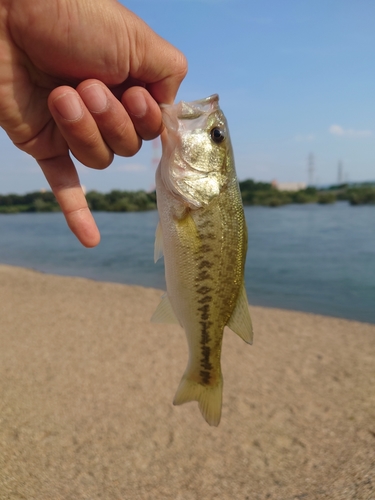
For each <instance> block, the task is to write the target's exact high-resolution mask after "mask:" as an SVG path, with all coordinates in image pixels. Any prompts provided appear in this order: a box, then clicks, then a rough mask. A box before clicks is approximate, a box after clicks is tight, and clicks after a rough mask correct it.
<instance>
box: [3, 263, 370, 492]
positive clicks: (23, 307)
mask: <svg viewBox="0 0 375 500" xmlns="http://www.w3.org/2000/svg"><path fill="white" fill-rule="evenodd" d="M160 295H161V293H160V291H158V290H153V289H145V288H141V287H134V286H125V285H117V284H107V283H97V282H93V281H89V280H85V279H80V278H66V277H58V276H49V275H45V274H41V273H36V272H33V271H29V270H24V269H20V268H15V267H8V266H0V499H1V500H3V499H12V500H14V499H27V500H32V499H38V500H44V499H48V500H52V499H53V500H57V499H74V500H80V499H99V498H100V499H104V500H123V499H136V500H138V499H141V500H143V499H150V500H151V499H153V500H154V499H173V500H179V499H181V500H185V499H186V500H190V499H191V500H195V499H197V500H198V499H199V500H206V499H207V500H211V499H218V500H222V499H231V500H232V499H241V500H246V499H248V500H258V499H259V500H263V499H264V500H265V499H271V500H273V499H280V500H289V499H290V500H292V499H294V500H297V499H298V500H302V499H303V500H307V499H308V500H310V499H312V500H315V499H330V500H332V499H343V500H344V499H345V500H346V499H358V500H370V499H372V500H375V325H369V324H364V323H357V322H353V321H346V320H340V319H335V318H327V317H322V316H317V315H312V314H302V313H296V312H289V311H281V310H276V309H265V308H260V307H251V308H250V310H251V313H252V317H253V323H254V326H255V335H256V336H255V343H254V345H253V346H252V347H250V346H247V345H246V344H245V343H243V342H242V341H241V339H239V338H237V336H236V335H234V334H233V333H232V332H229V331H228V332H226V334H225V338H224V346H223V354H222V365H223V373H224V404H223V417H222V421H221V424H220V426H219V427H218V428H211V427H209V426H208V425H207V424H206V422H205V421H204V420H203V418H202V417H201V415H200V412H199V410H198V407H197V405H196V403H189V404H186V405H183V406H180V407H173V406H172V399H173V396H174V393H175V390H176V388H177V385H178V383H179V381H180V377H181V375H182V373H183V371H184V369H185V365H186V361H187V346H186V341H185V338H184V334H183V332H182V330H180V329H179V327H176V326H174V325H154V324H151V323H150V322H149V318H150V316H151V314H152V313H153V311H154V309H155V307H156V305H157V304H158V302H159V299H160Z"/></svg>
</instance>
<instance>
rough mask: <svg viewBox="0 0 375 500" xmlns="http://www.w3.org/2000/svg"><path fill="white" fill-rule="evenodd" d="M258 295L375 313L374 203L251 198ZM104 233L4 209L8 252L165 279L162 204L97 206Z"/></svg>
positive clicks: (339, 312) (2, 254) (137, 280)
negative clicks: (160, 253)
mask: <svg viewBox="0 0 375 500" xmlns="http://www.w3.org/2000/svg"><path fill="white" fill-rule="evenodd" d="M245 215H246V220H247V225H248V232H249V246H248V254H247V261H246V270H245V279H246V288H247V293H248V298H249V302H250V304H254V305H262V306H269V307H280V308H284V309H292V310H299V311H306V312H312V313H319V314H325V315H329V316H338V317H343V318H348V319H356V320H359V321H367V322H370V323H375V206H357V207H352V206H350V205H348V204H347V203H345V202H340V203H336V204H334V205H317V204H309V205H286V206H283V207H279V208H268V207H246V208H245ZM94 216H95V219H96V221H97V224H98V226H99V229H100V232H101V235H102V240H101V243H100V245H99V246H98V247H96V248H93V249H86V248H83V247H82V246H81V245H80V244H79V243H78V241H76V239H75V237H74V236H73V235H72V234H71V233H70V231H69V229H68V228H67V226H66V223H65V220H64V217H63V216H62V214H61V213H46V214H41V213H35V214H31V213H30V214H15V215H0V262H1V263H3V264H11V265H17V266H23V267H28V268H33V269H37V270H40V271H44V272H48V273H54V274H63V275H68V276H83V277H87V278H91V279H94V280H101V281H113V282H120V283H127V284H138V285H143V286H148V287H155V288H161V289H165V281H164V267H163V260H162V259H161V260H160V261H159V262H158V263H157V264H154V262H153V245H154V234H155V227H156V224H157V220H158V215H157V212H156V211H155V212H154V211H153V212H137V213H104V212H103V213H95V214H94Z"/></svg>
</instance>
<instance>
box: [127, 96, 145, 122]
mask: <svg viewBox="0 0 375 500" xmlns="http://www.w3.org/2000/svg"><path fill="white" fill-rule="evenodd" d="M127 108H128V112H129V113H130V114H131V115H133V116H135V117H136V118H143V117H144V116H145V114H146V112H147V104H146V99H145V98H144V97H143V95H142V94H136V95H134V96H133V98H132V99H131V100H129V102H128V103H127Z"/></svg>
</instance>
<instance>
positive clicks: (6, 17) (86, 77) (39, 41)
mask: <svg viewBox="0 0 375 500" xmlns="http://www.w3.org/2000/svg"><path fill="white" fill-rule="evenodd" d="M186 70H187V66H186V61H185V58H184V56H183V55H182V54H181V53H180V52H179V51H178V50H177V49H175V48H174V47H173V46H172V45H170V44H169V43H168V42H166V41H165V40H163V39H162V38H160V37H159V36H158V35H156V33H154V32H153V31H152V30H151V29H150V28H149V27H148V26H147V25H146V24H145V23H144V22H143V21H142V20H141V19H139V18H138V17H137V16H136V15H135V14H133V13H132V12H130V11H129V10H128V9H126V8H125V7H123V6H122V5H121V4H120V3H118V2H117V1H116V0H95V2H92V1H91V0H49V1H47V2H46V1H45V0H32V1H30V0H0V126H1V127H3V128H4V130H5V131H6V132H7V134H8V136H9V137H10V139H11V140H12V141H13V143H14V144H15V145H16V146H17V147H18V148H20V149H21V150H23V151H26V152H27V153H29V154H30V155H32V156H33V157H34V158H35V159H36V160H37V162H38V163H39V165H40V167H41V168H42V171H43V173H44V175H45V177H46V179H47V181H48V182H49V184H50V186H51V189H52V191H53V192H54V194H55V196H56V199H57V201H58V202H59V204H60V207H61V209H62V211H63V213H64V215H65V217H66V220H67V223H68V225H69V227H70V229H71V230H72V231H73V233H74V234H75V235H76V236H77V238H78V239H79V240H80V241H81V243H82V244H83V245H85V246H87V247H92V246H95V245H97V244H98V243H99V240H100V235H99V231H98V229H97V227H96V224H95V221H94V219H93V217H92V215H91V213H90V211H89V209H88V206H87V202H86V198H85V196H84V193H83V191H82V189H81V186H80V183H79V178H78V174H77V171H76V168H75V166H74V163H73V161H72V160H71V157H70V152H71V153H72V154H73V155H74V156H75V157H76V158H77V159H78V160H79V161H80V162H81V163H83V164H84V165H86V166H89V167H92V168H96V169H102V168H105V167H107V166H108V165H109V164H110V163H111V162H112V159H113V156H114V154H118V155H121V156H132V155H134V154H135V153H136V152H137V151H138V150H139V149H140V147H141V144H142V140H143V139H145V140H149V139H153V138H155V137H157V136H158V135H159V134H160V132H161V130H162V120H161V112H160V108H159V106H158V104H159V103H172V102H173V101H174V98H175V96H176V94H177V90H178V88H179V85H180V83H181V81H182V80H183V78H184V76H185V74H186Z"/></svg>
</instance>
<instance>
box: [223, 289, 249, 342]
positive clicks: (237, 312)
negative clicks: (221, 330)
mask: <svg viewBox="0 0 375 500" xmlns="http://www.w3.org/2000/svg"><path fill="white" fill-rule="evenodd" d="M227 326H228V327H229V328H230V329H231V330H232V331H233V332H234V333H237V335H239V336H240V337H241V339H242V340H244V341H245V342H247V343H248V344H252V343H253V326H252V324H251V318H250V313H249V304H248V302H247V295H246V290H245V286H244V285H242V289H241V291H240V293H239V294H238V299H237V303H236V306H235V308H234V311H233V313H232V316H231V317H230V319H229V321H228V323H227Z"/></svg>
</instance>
